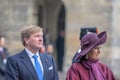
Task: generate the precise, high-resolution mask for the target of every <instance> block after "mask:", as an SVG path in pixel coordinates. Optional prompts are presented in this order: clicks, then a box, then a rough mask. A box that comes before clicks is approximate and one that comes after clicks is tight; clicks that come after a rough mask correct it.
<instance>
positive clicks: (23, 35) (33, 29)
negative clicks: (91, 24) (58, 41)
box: [20, 25, 43, 46]
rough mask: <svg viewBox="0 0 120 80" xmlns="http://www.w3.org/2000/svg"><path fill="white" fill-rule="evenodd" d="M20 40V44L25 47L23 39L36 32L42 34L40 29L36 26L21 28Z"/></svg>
mask: <svg viewBox="0 0 120 80" xmlns="http://www.w3.org/2000/svg"><path fill="white" fill-rule="evenodd" d="M20 32H21V39H22V44H23V45H24V46H25V40H24V39H25V38H29V37H30V35H31V34H34V33H36V32H43V30H42V28H41V27H39V26H37V25H28V26H23V28H22V29H21V31H20Z"/></svg>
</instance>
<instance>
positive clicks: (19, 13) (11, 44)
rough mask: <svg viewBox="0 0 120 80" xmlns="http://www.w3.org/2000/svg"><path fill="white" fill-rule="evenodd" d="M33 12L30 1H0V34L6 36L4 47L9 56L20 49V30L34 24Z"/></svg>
mask: <svg viewBox="0 0 120 80" xmlns="http://www.w3.org/2000/svg"><path fill="white" fill-rule="evenodd" d="M33 12H34V11H33V2H32V1H31V0H22V1H21V0H0V33H1V34H4V35H5V36H6V39H7V44H6V46H7V48H8V50H9V52H10V53H11V54H13V53H14V52H17V51H19V50H20V49H21V48H22V45H21V42H20V34H19V30H20V28H21V27H22V26H23V25H24V24H32V23H35V22H36V21H35V20H34V15H33Z"/></svg>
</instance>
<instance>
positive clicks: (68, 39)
mask: <svg viewBox="0 0 120 80" xmlns="http://www.w3.org/2000/svg"><path fill="white" fill-rule="evenodd" d="M119 9H120V1H119V0H0V34H4V35H5V36H6V38H7V44H6V46H7V48H8V50H9V52H10V53H11V55H13V54H15V53H16V52H18V51H20V50H21V49H22V48H23V47H22V44H21V42H20V33H19V30H20V28H21V27H22V26H23V25H26V24H37V25H39V26H42V27H43V29H44V30H45V29H46V28H49V29H50V35H51V38H52V42H55V40H56V37H57V36H58V33H59V31H60V29H65V33H66V34H65V47H66V49H65V50H66V51H65V53H66V58H65V66H70V64H71V60H68V59H72V57H73V55H74V53H75V52H76V50H77V49H78V48H79V44H80V42H79V33H80V28H82V27H98V28H99V30H100V31H104V30H106V31H107V32H108V40H107V43H106V44H105V45H104V47H103V52H104V54H103V56H102V57H101V60H102V61H104V62H105V63H107V64H108V65H109V66H110V68H111V69H112V70H113V72H114V73H115V75H116V76H117V77H120V72H119V69H120V68H119V65H120V62H119V61H120V50H119V47H120V43H119V41H120V35H119V34H120V31H119V29H120V28H119V26H120V22H119V20H120V11H119ZM67 69H68V67H67V68H65V71H67Z"/></svg>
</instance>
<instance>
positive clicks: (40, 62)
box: [6, 25, 59, 80]
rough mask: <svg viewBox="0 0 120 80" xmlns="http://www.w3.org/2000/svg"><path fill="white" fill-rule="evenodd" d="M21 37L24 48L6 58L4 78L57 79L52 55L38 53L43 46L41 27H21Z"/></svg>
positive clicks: (20, 79) (24, 79)
mask: <svg viewBox="0 0 120 80" xmlns="http://www.w3.org/2000/svg"><path fill="white" fill-rule="evenodd" d="M21 38H22V43H23V45H24V47H25V49H24V50H23V51H21V52H20V53H18V54H16V55H14V56H12V57H9V58H8V61H7V65H6V80H59V78H58V73H57V70H56V66H55V63H54V60H53V57H52V56H48V55H46V54H40V53H39V49H40V48H41V47H42V46H43V32H42V28H41V27H38V26H35V25H32V26H26V27H23V29H22V30H21Z"/></svg>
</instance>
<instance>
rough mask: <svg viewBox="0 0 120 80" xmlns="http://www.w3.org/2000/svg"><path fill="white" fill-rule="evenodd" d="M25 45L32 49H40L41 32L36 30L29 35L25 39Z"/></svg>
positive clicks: (41, 43) (41, 42)
mask: <svg viewBox="0 0 120 80" xmlns="http://www.w3.org/2000/svg"><path fill="white" fill-rule="evenodd" d="M25 41H26V44H27V46H29V47H30V48H32V49H40V48H41V47H42V46H43V33H42V32H36V33H33V34H31V35H30V37H29V38H28V39H25Z"/></svg>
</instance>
